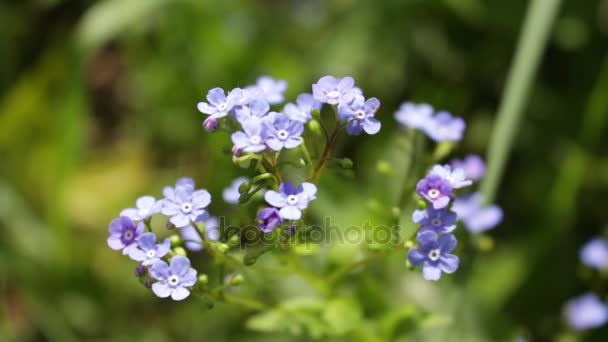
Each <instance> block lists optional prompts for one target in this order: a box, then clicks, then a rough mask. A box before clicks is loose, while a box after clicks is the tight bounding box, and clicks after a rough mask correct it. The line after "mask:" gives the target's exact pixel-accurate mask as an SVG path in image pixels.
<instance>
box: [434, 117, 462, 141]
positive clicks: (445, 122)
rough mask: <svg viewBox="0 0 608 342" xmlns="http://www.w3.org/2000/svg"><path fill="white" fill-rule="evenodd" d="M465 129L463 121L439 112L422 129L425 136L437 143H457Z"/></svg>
mask: <svg viewBox="0 0 608 342" xmlns="http://www.w3.org/2000/svg"><path fill="white" fill-rule="evenodd" d="M464 129H465V123H464V120H462V119H461V118H458V117H453V116H452V114H450V113H448V112H439V113H437V115H435V117H433V119H432V120H431V121H430V122H429V123H428V124H427V125H426V126H425V127H424V131H425V132H426V134H427V135H428V136H429V137H430V138H431V139H433V140H435V141H437V142H441V141H459V140H460V139H462V134H463V132H464Z"/></svg>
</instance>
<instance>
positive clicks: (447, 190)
mask: <svg viewBox="0 0 608 342" xmlns="http://www.w3.org/2000/svg"><path fill="white" fill-rule="evenodd" d="M416 192H417V193H418V194H419V195H420V196H422V197H423V198H425V199H426V200H428V201H429V202H431V203H432V204H433V208H435V209H441V208H445V207H446V206H447V205H448V204H449V203H450V196H451V195H452V186H451V185H450V182H449V181H448V180H447V179H445V178H443V177H441V176H439V175H437V174H434V173H430V174H429V175H427V176H426V177H424V178H423V179H421V180H420V181H419V182H418V184H416Z"/></svg>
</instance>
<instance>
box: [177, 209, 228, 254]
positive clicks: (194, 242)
mask: <svg viewBox="0 0 608 342" xmlns="http://www.w3.org/2000/svg"><path fill="white" fill-rule="evenodd" d="M202 221H203V222H204V224H205V235H206V236H207V240H210V241H217V240H219V239H220V231H219V227H220V222H219V220H218V219H217V217H215V216H209V217H208V218H206V219H204V220H202ZM179 234H180V235H181V237H182V239H183V240H184V247H186V249H187V250H189V251H193V252H198V251H201V250H203V248H204V247H205V246H203V239H201V235H200V233H199V231H198V229H197V228H196V227H194V226H192V225H188V226H185V227H184V228H182V229H180V230H179Z"/></svg>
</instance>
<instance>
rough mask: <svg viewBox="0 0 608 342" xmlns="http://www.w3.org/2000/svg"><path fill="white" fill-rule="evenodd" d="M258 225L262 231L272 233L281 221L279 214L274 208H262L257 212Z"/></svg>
mask: <svg viewBox="0 0 608 342" xmlns="http://www.w3.org/2000/svg"><path fill="white" fill-rule="evenodd" d="M257 219H258V221H259V223H258V227H259V228H260V230H261V231H263V232H264V233H272V232H273V231H274V230H275V229H277V227H279V226H280V225H281V224H282V223H283V219H282V218H281V214H280V213H279V211H278V210H277V209H276V208H264V209H262V210H260V211H259V212H258V215H257Z"/></svg>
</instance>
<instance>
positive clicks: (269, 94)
mask: <svg viewBox="0 0 608 342" xmlns="http://www.w3.org/2000/svg"><path fill="white" fill-rule="evenodd" d="M255 87H257V88H258V89H261V90H262V97H263V98H264V100H265V101H266V102H268V103H270V104H277V103H281V102H283V100H284V96H283V93H284V92H285V91H286V90H287V81H284V80H275V79H274V78H272V77H270V76H261V77H259V78H258V79H257V81H256V84H255Z"/></svg>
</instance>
